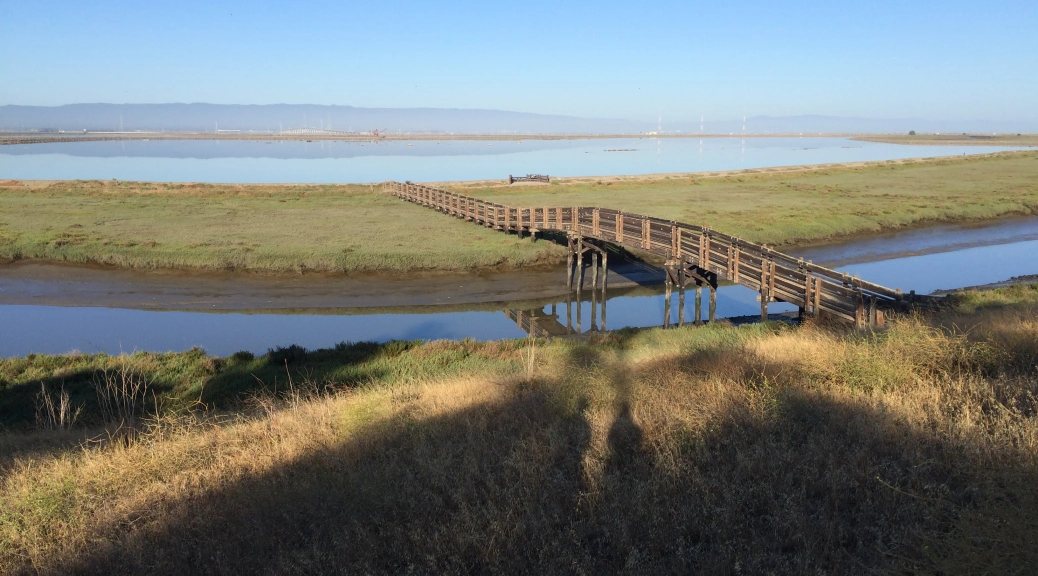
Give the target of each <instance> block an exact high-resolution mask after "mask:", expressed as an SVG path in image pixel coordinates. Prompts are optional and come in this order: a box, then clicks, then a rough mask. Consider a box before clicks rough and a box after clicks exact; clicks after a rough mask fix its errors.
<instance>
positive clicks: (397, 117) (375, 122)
mask: <svg viewBox="0 0 1038 576" xmlns="http://www.w3.org/2000/svg"><path fill="white" fill-rule="evenodd" d="M299 128H323V129H330V130H340V131H347V132H371V131H372V130H376V129H377V130H379V131H380V132H383V131H388V132H443V133H450V132H453V133H461V134H639V133H640V134H644V133H646V132H652V131H655V130H656V129H657V124H656V123H653V122H640V121H634V120H610V119H598V118H577V117H574V116H556V115H546V114H530V113H525V112H507V111H501V110H472V109H454V108H356V107H353V106H320V105H310V104H265V105H240V104H68V105H65V106H18V105H5V106H0V130H6V131H23V130H26V131H27V130H47V131H50V130H55V131H58V130H64V131H82V130H87V131H91V132H96V131H104V132H110V131H132V130H147V131H152V130H154V131H171V132H213V131H216V130H220V131H224V130H231V131H234V130H239V131H257V132H278V131H282V130H292V129H299ZM702 128H703V130H704V131H705V132H706V133H710V134H719V133H720V134H728V133H735V134H739V133H741V132H742V131H743V122H742V119H737V120H726V121H709V122H706V123H704V124H703V126H702ZM699 130H700V123H699V122H673V123H664V124H663V131H664V133H675V132H682V133H698V132H699ZM909 130H915V131H917V132H970V133H976V132H1038V122H1033V121H1030V122H1029V121H1021V122H1011V121H934V120H920V119H912V118H905V119H876V118H853V117H840V116H779V117H773V116H753V117H750V118H747V119H746V132H747V133H748V134H779V133H781V134H788V133H794V134H795V133H805V134H809V133H812V134H814V133H900V132H908V131H909Z"/></svg>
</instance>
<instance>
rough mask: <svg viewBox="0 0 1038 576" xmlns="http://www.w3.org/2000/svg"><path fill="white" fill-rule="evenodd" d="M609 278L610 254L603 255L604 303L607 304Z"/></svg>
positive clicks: (604, 253)
mask: <svg viewBox="0 0 1038 576" xmlns="http://www.w3.org/2000/svg"><path fill="white" fill-rule="evenodd" d="M607 278H609V254H608V253H606V252H603V253H602V303H603V304H604V303H605V292H606V282H607V280H606V279H607Z"/></svg>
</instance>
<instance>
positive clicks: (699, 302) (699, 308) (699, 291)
mask: <svg viewBox="0 0 1038 576" xmlns="http://www.w3.org/2000/svg"><path fill="white" fill-rule="evenodd" d="M695 324H696V326H702V325H703V288H702V287H701V286H697V287H696V322H695Z"/></svg>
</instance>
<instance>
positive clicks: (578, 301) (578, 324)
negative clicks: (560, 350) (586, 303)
mask: <svg viewBox="0 0 1038 576" xmlns="http://www.w3.org/2000/svg"><path fill="white" fill-rule="evenodd" d="M581 304H582V303H581V301H580V286H577V334H580V333H582V332H583V331H584V330H583V328H582V327H581V325H580V324H581V322H580V309H581V308H582V307H583V306H581Z"/></svg>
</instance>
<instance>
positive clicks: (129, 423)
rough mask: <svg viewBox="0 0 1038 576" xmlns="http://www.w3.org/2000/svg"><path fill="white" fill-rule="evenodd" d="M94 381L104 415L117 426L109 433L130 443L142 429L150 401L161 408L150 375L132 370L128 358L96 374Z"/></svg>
mask: <svg viewBox="0 0 1038 576" xmlns="http://www.w3.org/2000/svg"><path fill="white" fill-rule="evenodd" d="M93 384H94V391H95V392H96V393H97V404H98V407H99V410H100V413H101V417H102V418H103V420H104V422H105V424H106V425H107V426H109V427H113V426H114V429H110V433H111V434H112V435H113V436H114V437H116V438H120V439H123V440H124V441H125V442H127V443H129V442H132V441H133V440H135V439H136V437H137V434H138V433H139V432H140V429H141V423H142V419H143V418H144V416H145V412H146V409H147V405H148V402H149V401H150V402H151V403H152V404H153V405H154V406H156V410H155V412H157V411H158V410H157V405H158V396H157V395H155V393H154V392H153V391H151V390H149V383H148V378H147V376H146V375H145V374H142V373H140V372H138V371H135V370H133V369H132V368H131V367H130V366H129V365H128V362H127V361H126V360H125V359H124V360H123V361H121V362H119V365H118V366H117V367H116V368H107V367H106V368H105V369H104V370H102V371H101V372H100V373H99V374H95V375H94V379H93ZM149 393H150V394H149ZM149 396H150V397H149Z"/></svg>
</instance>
